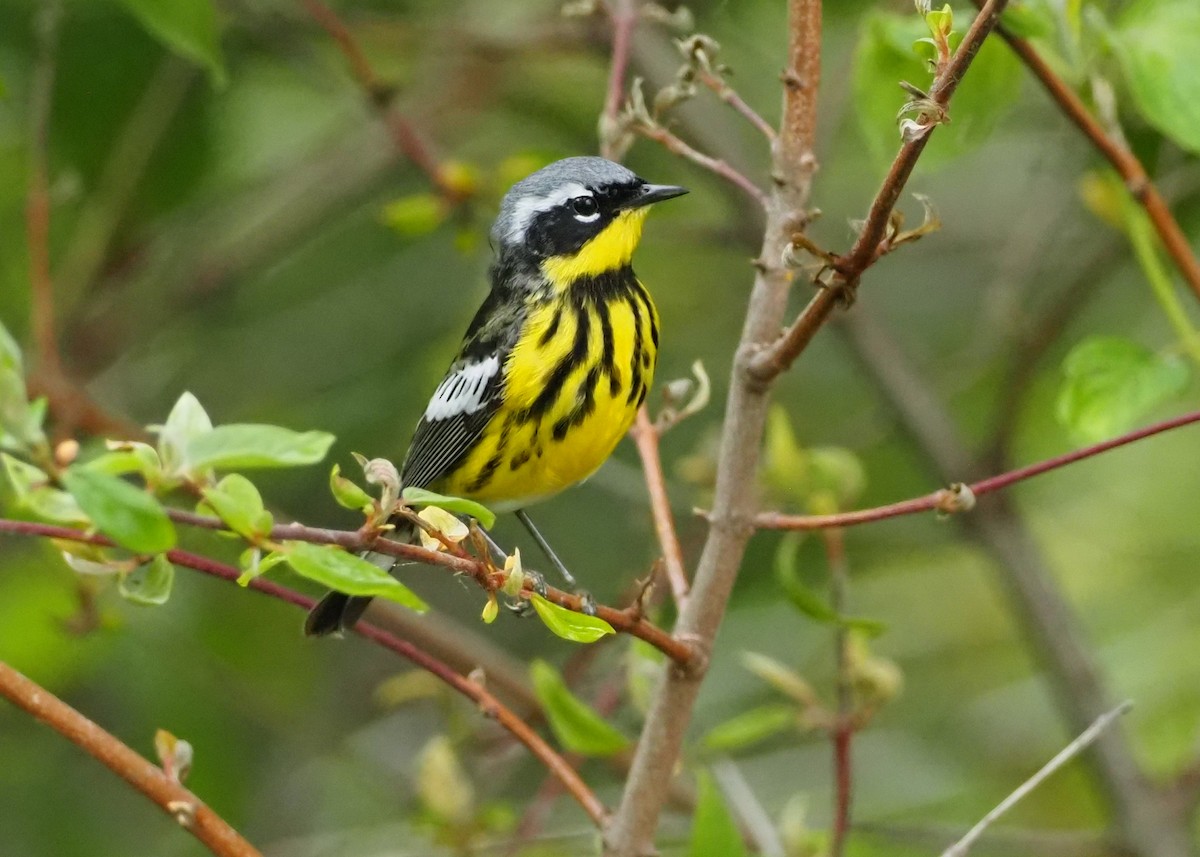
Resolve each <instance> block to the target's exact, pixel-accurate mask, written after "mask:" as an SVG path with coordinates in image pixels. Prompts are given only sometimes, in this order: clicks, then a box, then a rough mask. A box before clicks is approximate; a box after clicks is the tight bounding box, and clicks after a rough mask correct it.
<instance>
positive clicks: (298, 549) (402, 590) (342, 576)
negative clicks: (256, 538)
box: [282, 542, 429, 613]
mask: <svg viewBox="0 0 1200 857" xmlns="http://www.w3.org/2000/svg"><path fill="white" fill-rule="evenodd" d="M282 552H283V553H284V554H285V555H286V556H287V561H288V564H290V565H291V566H292V568H294V569H296V571H297V572H298V573H299V574H300V575H301V576H303V577H307V578H308V579H309V580H313V581H316V582H317V583H320V584H322V585H323V586H327V587H329V588H330V589H336V590H337V591H338V592H344V593H346V594H347V595H371V596H376V597H379V598H386V599H388V600H389V601H395V602H396V603H397V604H403V605H404V606H405V607H408V608H410V609H412V610H415V611H417V612H418V613H424V612H425V611H426V610H428V609H429V606H428V605H427V604H426V603H425V602H424V601H422V600H421V599H420V597H419V596H418V595H417V594H416V593H415V592H413V591H412V590H411V589H409V588H408V587H407V586H405V585H404V584H403V583H401V582H400V581H398V580H396V578H394V577H392V576H391V575H390V574H388V573H387V572H386V571H384V570H383V569H381V568H379V567H378V566H376V565H373V564H371V563H370V562H367V560H365V559H363V558H362V557H359V556H355V555H354V554H352V553H347V552H346V551H344V550H341V549H340V548H337V547H334V546H333V545H314V544H309V543H308V542H285V543H284V546H283V551H282Z"/></svg>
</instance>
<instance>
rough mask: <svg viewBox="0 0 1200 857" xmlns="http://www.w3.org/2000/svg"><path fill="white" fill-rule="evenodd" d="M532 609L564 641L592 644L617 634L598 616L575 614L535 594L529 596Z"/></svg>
mask: <svg viewBox="0 0 1200 857" xmlns="http://www.w3.org/2000/svg"><path fill="white" fill-rule="evenodd" d="M529 599H530V601H532V602H533V609H534V610H536V611H537V614H538V618H539V619H541V620H542V622H543V623H544V624H545V625H546V627H547V628H549V629H550V630H551V631H553V632H554V633H555V634H557V635H558V636H559V637H562V638H563V639H564V640H570V641H571V642H573V643H594V642H596V641H597V640H599V639H600V638H601V637H603V636H606V635H607V634H615V633H617V632H616V631H615V630H613V626H612V625H610V624H608V623H607V622H605V621H604V620H603V619H601V618H600V617H599V616H588V615H587V614H586V613H576V612H575V611H574V610H568V609H567V608H566V607H559V606H558V605H557V604H555V603H553V602H551V601H547V600H546V599H545V598H543V597H542V596H540V595H538V594H537V593H536V592H535V593H533V594H531V595H530V596H529Z"/></svg>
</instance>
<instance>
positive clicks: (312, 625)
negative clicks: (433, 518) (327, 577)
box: [304, 520, 414, 637]
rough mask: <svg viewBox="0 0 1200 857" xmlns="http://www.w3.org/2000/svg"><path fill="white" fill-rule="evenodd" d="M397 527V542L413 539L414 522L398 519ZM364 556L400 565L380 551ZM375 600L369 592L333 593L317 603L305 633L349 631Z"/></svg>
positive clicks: (386, 568) (318, 634) (385, 565)
mask: <svg viewBox="0 0 1200 857" xmlns="http://www.w3.org/2000/svg"><path fill="white" fill-rule="evenodd" d="M394 523H395V524H396V529H395V531H394V532H393V534H392V537H393V539H394V540H395V541H408V540H411V539H412V537H413V535H414V533H413V530H412V525H411V524H409V523H408V522H406V521H404V520H400V521H395V522H394ZM360 556H361V557H362V558H363V559H365V560H367V561H368V562H371V563H374V564H375V565H377V566H379V567H380V568H382V569H383V570H384V571H387V572H390V571H392V570H393V569H394V568H395V566H396V557H394V556H392V555H391V554H385V553H378V552H377V551H364V552H363V553H361V554H360ZM372 600H373V599H372V598H371V596H369V595H347V594H346V593H344V592H329V593H327V594H326V595H325V597H324V598H322V599H321V600H320V601H318V602H317V605H316V606H315V607H313V609H312V610H310V611H308V617H307V618H306V619H305V620H304V634H305V636H308V637H325V636H328V635H329V634H337V633H340V632H342V631H346V630H349V629H350V628H353V627H354V626H355V625H356V624H358V620H359V619H361V618H362V615H363V613H364V612H365V611H366V609H367V605H368V604H370V603H371V601H372Z"/></svg>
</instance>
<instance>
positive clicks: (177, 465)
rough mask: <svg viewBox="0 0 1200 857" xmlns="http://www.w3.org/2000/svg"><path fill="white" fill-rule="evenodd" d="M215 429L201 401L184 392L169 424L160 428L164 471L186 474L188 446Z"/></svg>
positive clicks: (159, 450) (160, 451)
mask: <svg viewBox="0 0 1200 857" xmlns="http://www.w3.org/2000/svg"><path fill="white" fill-rule="evenodd" d="M212 427H213V425H212V420H210V419H209V418H208V413H207V412H206V411H205V410H204V406H203V405H201V404H200V400H199V399H197V398H196V397H195V396H193V395H192V394H191V393H187V392H185V393H183V394H182V395H181V396H180V397H179V399H178V400H177V401H176V402H175V406H174V407H173V408H171V413H170V414H169V415H168V416H167V421H166V422H165V423H164V424H163V425H162V426H160V427H158V454H159V457H160V458H161V459H162V466H163V469H164V470H165V471H166V472H167V473H170V474H182V473H184V472H185V471H186V470H187V468H188V465H189V462H188V461H187V447H188V444H189V443H190V442H191V441H192V440H194V439H195V438H197V437H199V436H200V435H202V434H207V433H208V432H210V431H212Z"/></svg>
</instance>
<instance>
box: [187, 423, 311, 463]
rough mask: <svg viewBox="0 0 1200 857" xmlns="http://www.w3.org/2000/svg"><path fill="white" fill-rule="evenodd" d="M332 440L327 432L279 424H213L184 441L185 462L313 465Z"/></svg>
mask: <svg viewBox="0 0 1200 857" xmlns="http://www.w3.org/2000/svg"><path fill="white" fill-rule="evenodd" d="M333 440H334V437H333V435H331V434H329V433H328V432H323V431H306V432H296V431H292V430H291V429H286V428H283V427H282V426H271V425H253V424H249V423H239V424H232V425H227V426H217V427H216V428H215V429H213V430H212V431H209V432H205V433H204V434H201V435H198V436H196V437H193V438H192V439H191V440H190V441H188V445H187V461H188V464H189V466H190V467H192V468H201V467H212V468H214V469H216V470H243V469H245V470H248V469H251V468H258V467H297V466H300V465H304V464H316V463H317V462H318V461H320V460H321V459H322V458H324V457H325V453H327V452H328V451H329V447H330V445H331V444H332V443H333Z"/></svg>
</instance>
